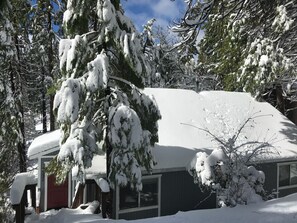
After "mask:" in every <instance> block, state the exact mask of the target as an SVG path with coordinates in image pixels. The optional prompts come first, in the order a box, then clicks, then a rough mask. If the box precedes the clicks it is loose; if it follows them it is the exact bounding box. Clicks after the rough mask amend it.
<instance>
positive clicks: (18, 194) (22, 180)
mask: <svg viewBox="0 0 297 223" xmlns="http://www.w3.org/2000/svg"><path fill="white" fill-rule="evenodd" d="M33 184H37V177H36V175H34V174H32V173H29V172H26V173H18V174H16V175H15V178H14V181H13V183H12V186H11V189H10V200H11V204H12V205H14V204H19V203H20V202H21V199H22V196H23V194H24V190H25V187H26V186H27V185H33Z"/></svg>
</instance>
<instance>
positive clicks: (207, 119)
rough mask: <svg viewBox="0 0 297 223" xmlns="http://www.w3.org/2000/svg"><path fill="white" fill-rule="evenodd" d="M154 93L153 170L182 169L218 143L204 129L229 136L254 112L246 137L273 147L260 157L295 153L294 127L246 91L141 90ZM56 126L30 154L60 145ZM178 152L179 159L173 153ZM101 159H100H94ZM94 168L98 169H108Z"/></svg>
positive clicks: (296, 130)
mask: <svg viewBox="0 0 297 223" xmlns="http://www.w3.org/2000/svg"><path fill="white" fill-rule="evenodd" d="M144 92H145V93H146V94H152V95H153V96H154V97H155V99H156V101H157V103H158V106H159V109H160V111H161V115H162V119H161V120H160V121H159V122H158V125H159V142H158V143H157V144H156V145H155V147H154V148H152V153H153V155H154V157H155V160H156V161H157V165H156V166H154V170H155V171H160V170H162V169H170V168H183V169H185V168H186V167H187V166H188V165H189V163H190V162H191V160H192V159H193V157H195V155H196V153H197V152H206V153H207V154H210V153H211V151H213V150H214V149H215V148H217V147H218V145H217V144H216V142H215V141H213V140H212V138H211V137H210V136H209V135H208V134H207V133H206V132H204V131H201V130H199V129H197V128H196V127H199V128H204V129H208V130H209V131H210V132H212V133H213V134H215V135H217V136H218V137H227V136H232V134H233V132H234V131H236V130H237V129H236V128H238V127H239V125H240V124H242V122H243V121H244V120H245V119H246V118H248V117H250V116H252V115H253V114H255V113H256V116H259V118H256V119H255V120H254V122H253V123H252V125H253V126H250V127H249V128H246V130H245V131H244V136H246V137H247V138H248V139H249V140H258V141H268V142H270V143H272V144H273V146H274V147H275V150H272V151H271V152H272V153H270V154H269V155H267V156H266V157H263V158H262V159H261V161H262V162H269V161H272V160H274V161H280V160H288V159H296V158H297V145H296V135H297V128H296V126H295V125H294V124H293V123H292V122H290V121H289V120H288V119H287V118H286V117H284V116H283V115H282V114H281V113H280V112H279V111H277V110H276V109H275V108H273V107H272V106H271V105H270V104H268V103H264V102H262V103H261V102H257V101H255V100H254V99H253V98H252V97H251V95H250V94H248V93H236V92H224V91H205V92H200V93H199V94H197V93H195V92H194V91H189V90H176V89H145V91H144ZM58 142H59V131H56V132H54V133H47V134H45V135H42V136H40V137H38V138H36V139H35V140H34V141H33V143H32V144H31V146H30V147H29V151H28V156H29V157H31V156H32V155H33V154H37V153H40V152H42V151H45V150H46V149H47V148H52V147H54V146H58ZM177 157H178V158H177ZM98 163H100V162H98ZM102 168H104V169H100V168H97V171H99V172H101V173H102V171H103V170H106V167H105V166H104V165H103V164H102Z"/></svg>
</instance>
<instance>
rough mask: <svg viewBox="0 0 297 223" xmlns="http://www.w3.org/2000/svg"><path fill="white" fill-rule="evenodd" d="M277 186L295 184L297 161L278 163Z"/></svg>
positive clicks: (296, 180)
mask: <svg viewBox="0 0 297 223" xmlns="http://www.w3.org/2000/svg"><path fill="white" fill-rule="evenodd" d="M278 180H279V181H278V182H279V183H278V186H279V187H286V186H293V185H296V186H297V163H291V164H281V165H279V175H278Z"/></svg>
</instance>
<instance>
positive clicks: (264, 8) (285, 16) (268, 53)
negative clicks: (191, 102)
mask: <svg viewBox="0 0 297 223" xmlns="http://www.w3.org/2000/svg"><path fill="white" fill-rule="evenodd" d="M187 2H188V8H187V10H186V13H185V16H184V18H183V19H182V20H181V22H180V24H178V25H177V26H176V27H175V28H174V31H176V32H179V33H180V34H181V37H182V41H181V43H180V45H179V47H181V48H182V49H185V48H187V47H188V45H195V40H196V38H197V35H198V33H199V31H200V30H202V29H203V30H204V31H205V37H204V39H203V40H202V42H201V43H200V45H199V61H200V62H201V64H202V65H203V66H204V68H205V70H206V71H207V72H208V73H209V74H211V75H217V76H218V77H219V79H220V81H221V83H222V85H223V87H224V88H225V89H227V90H236V91H248V92H251V93H253V94H254V95H255V96H259V97H261V96H262V95H263V94H265V93H267V91H269V90H271V89H273V88H275V87H276V86H278V85H280V86H286V87H283V88H282V87H281V88H282V90H283V91H284V93H283V94H285V92H288V94H291V93H292V91H291V90H292V88H291V87H292V86H294V81H296V80H295V76H296V70H294V69H293V67H292V64H294V63H295V62H296V49H295V47H292V46H295V45H296V38H295V37H296V13H294V12H295V10H296V3H295V2H292V1H277V0H275V1H254V0H248V1H224V0H222V1H203V2H201V1H194V0H191V1H187ZM197 47H198V46H197ZM288 83H289V84H288ZM288 89H289V90H288Z"/></svg>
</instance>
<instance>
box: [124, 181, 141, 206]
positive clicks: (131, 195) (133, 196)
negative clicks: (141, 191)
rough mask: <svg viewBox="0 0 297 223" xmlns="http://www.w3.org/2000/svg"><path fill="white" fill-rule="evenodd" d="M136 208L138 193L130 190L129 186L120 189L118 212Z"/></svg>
mask: <svg viewBox="0 0 297 223" xmlns="http://www.w3.org/2000/svg"><path fill="white" fill-rule="evenodd" d="M137 207H138V192H136V191H134V190H131V188H130V185H128V186H127V187H124V188H120V210H123V209H128V208H137Z"/></svg>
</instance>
